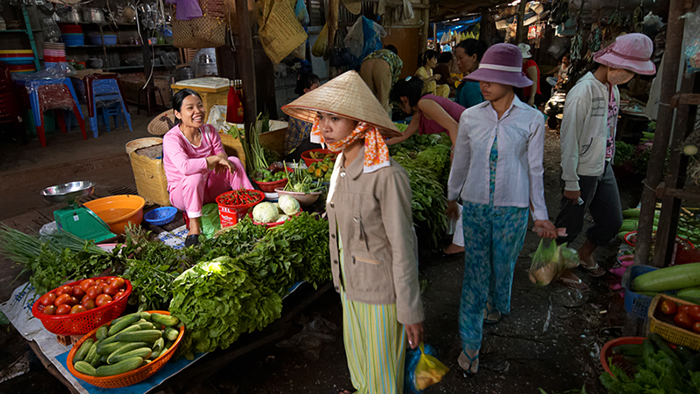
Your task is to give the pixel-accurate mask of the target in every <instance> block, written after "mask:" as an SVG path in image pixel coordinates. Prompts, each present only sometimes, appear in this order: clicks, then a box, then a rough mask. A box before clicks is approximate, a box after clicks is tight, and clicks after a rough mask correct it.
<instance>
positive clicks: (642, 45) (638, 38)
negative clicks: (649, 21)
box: [593, 33, 656, 75]
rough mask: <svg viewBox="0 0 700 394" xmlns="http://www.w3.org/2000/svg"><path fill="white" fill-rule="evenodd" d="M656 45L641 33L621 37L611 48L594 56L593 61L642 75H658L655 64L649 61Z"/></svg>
mask: <svg viewBox="0 0 700 394" xmlns="http://www.w3.org/2000/svg"><path fill="white" fill-rule="evenodd" d="M653 52H654V43H653V42H652V41H651V39H650V38H649V37H647V36H645V35H644V34H641V33H630V34H625V35H624V36H619V37H617V39H616V40H615V42H613V43H612V44H610V45H609V46H607V47H606V48H603V49H601V50H600V51H598V52H596V53H595V55H593V60H595V61H596V62H598V63H600V64H603V65H606V66H608V67H612V68H622V69H625V70H629V71H634V72H635V73H637V74H642V75H654V74H656V66H655V65H654V62H652V61H651V60H649V59H650V58H651V55H652V53H653Z"/></svg>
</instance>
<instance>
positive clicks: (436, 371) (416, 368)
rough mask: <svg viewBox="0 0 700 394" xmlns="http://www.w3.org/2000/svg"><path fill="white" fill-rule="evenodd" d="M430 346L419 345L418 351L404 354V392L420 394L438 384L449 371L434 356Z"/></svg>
mask: <svg viewBox="0 0 700 394" xmlns="http://www.w3.org/2000/svg"><path fill="white" fill-rule="evenodd" d="M434 354H435V351H434V350H433V348H432V347H431V346H430V345H424V344H423V342H421V343H420V345H419V346H418V349H415V350H411V349H409V350H408V353H407V354H406V373H405V374H404V375H405V379H404V391H405V392H407V393H415V394H421V393H422V392H423V390H425V389H426V388H427V387H429V386H432V385H433V384H435V383H439V382H440V381H441V380H442V378H443V377H444V376H445V375H446V374H447V372H448V371H449V370H450V369H449V368H447V367H446V366H445V364H443V363H441V362H440V361H439V360H438V359H437V358H435V356H434Z"/></svg>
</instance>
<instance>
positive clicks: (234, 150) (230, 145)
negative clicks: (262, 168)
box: [219, 133, 245, 169]
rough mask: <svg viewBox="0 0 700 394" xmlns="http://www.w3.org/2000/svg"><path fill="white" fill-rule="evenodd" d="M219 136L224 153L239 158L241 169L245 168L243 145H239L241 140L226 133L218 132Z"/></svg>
mask: <svg viewBox="0 0 700 394" xmlns="http://www.w3.org/2000/svg"><path fill="white" fill-rule="evenodd" d="M219 137H221V144H222V145H223V146H224V150H225V151H226V154H227V155H229V156H236V157H237V158H239V159H240V160H241V164H243V169H245V151H244V150H243V145H241V140H240V139H238V138H234V137H233V136H231V135H229V134H226V133H219Z"/></svg>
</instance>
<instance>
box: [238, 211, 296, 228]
mask: <svg viewBox="0 0 700 394" xmlns="http://www.w3.org/2000/svg"><path fill="white" fill-rule="evenodd" d="M301 213H302V209H301V207H299V212H297V213H295V214H294V216H299V215H301ZM248 216H249V217H250V220H253V212H248ZM284 222H285V221H284V220H283V221H281V222H274V223H260V222H256V221H255V220H253V224H257V225H258V226H265V227H267V228H273V227H277V226H281V225H283V224H284Z"/></svg>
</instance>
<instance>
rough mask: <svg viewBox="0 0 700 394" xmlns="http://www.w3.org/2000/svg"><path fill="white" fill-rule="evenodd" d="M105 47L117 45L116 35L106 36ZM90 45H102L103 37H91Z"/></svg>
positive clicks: (94, 35)
mask: <svg viewBox="0 0 700 394" xmlns="http://www.w3.org/2000/svg"><path fill="white" fill-rule="evenodd" d="M104 38H105V45H117V35H116V34H105V35H104ZM90 43H91V44H93V45H102V36H99V35H97V34H93V35H90Z"/></svg>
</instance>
